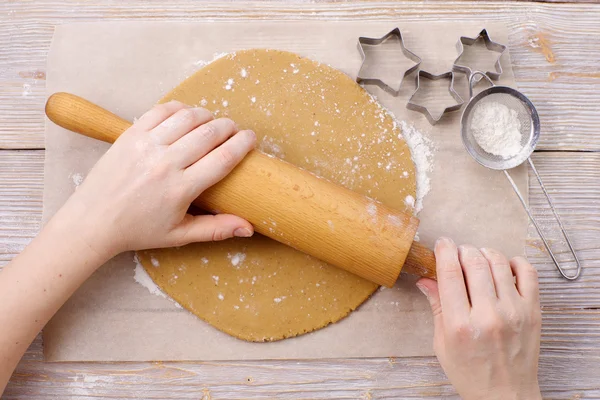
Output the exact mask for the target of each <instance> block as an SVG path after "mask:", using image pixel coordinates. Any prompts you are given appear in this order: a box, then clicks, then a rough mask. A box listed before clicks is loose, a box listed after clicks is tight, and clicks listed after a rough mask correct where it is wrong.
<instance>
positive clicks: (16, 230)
mask: <svg viewBox="0 0 600 400" xmlns="http://www.w3.org/2000/svg"><path fill="white" fill-rule="evenodd" d="M43 157H44V154H43V151H37V150H30V151H1V152H0V210H2V211H0V237H1V238H2V241H3V242H4V240H5V238H6V239H8V240H7V243H9V245H4V244H2V245H3V246H4V247H2V248H0V264H4V263H6V262H7V261H8V260H10V259H11V258H12V257H13V256H14V255H15V254H17V253H18V252H19V251H21V249H22V248H23V247H24V246H25V245H26V243H27V242H28V241H29V240H30V239H31V238H32V237H33V236H34V235H35V232H36V229H37V226H38V224H39V220H40V218H41V207H40V206H41V198H42V190H43V186H42V181H43ZM534 161H535V162H536V163H537V166H538V169H539V172H540V174H542V175H543V176H544V178H545V182H546V185H547V187H548V189H549V191H550V192H551V194H552V195H553V198H554V200H555V204H556V206H557V208H558V210H559V211H560V212H561V214H562V215H563V220H564V223H565V225H566V226H567V227H568V228H569V229H570V231H571V233H572V237H573V240H574V242H575V244H576V246H577V248H578V250H580V254H581V258H582V260H583V261H584V263H585V271H584V275H583V276H582V278H581V280H579V281H577V282H575V283H567V282H565V281H564V280H562V279H559V278H558V276H557V273H556V271H555V270H554V267H553V265H552V264H551V263H550V262H549V260H548V257H547V256H546V255H544V254H543V253H542V252H540V250H539V243H537V240H536V236H535V232H534V231H533V230H532V231H531V232H530V236H531V239H530V242H531V244H530V246H529V248H528V253H529V256H530V258H531V260H532V261H533V262H534V263H535V265H536V267H537V268H538V270H539V271H540V280H541V285H542V290H541V291H542V303H543V306H544V312H543V315H544V324H543V333H542V349H543V357H542V360H541V364H540V365H541V372H540V376H541V382H542V385H543V387H544V390H545V395H546V396H547V397H548V398H560V399H567V398H573V397H572V396H576V395H581V396H587V397H582V398H593V397H598V396H600V384H598V383H596V378H595V377H596V375H597V374H598V373H599V372H600V367H599V366H600V362H599V361H600V310H592V309H587V308H593V307H597V305H598V304H599V302H598V300H599V298H600V295H599V294H598V290H597V287H598V280H599V275H600V262H599V260H600V244H599V243H598V238H599V237H600V234H599V233H598V229H600V228H599V227H600V224H599V223H598V222H600V207H599V206H598V201H599V199H600V179H599V178H600V176H599V175H598V174H599V172H598V171H600V153H571V152H555V153H549V152H543V153H538V154H536V155H535V157H534ZM530 202H531V205H532V207H533V209H534V212H535V214H536V215H537V216H540V217H541V218H544V216H545V215H546V214H547V205H546V204H545V203H544V201H543V198H542V193H541V190H539V189H536V187H535V186H532V189H531V193H530ZM248 379H250V381H248ZM453 393H454V392H453V389H452V388H451V386H450V385H449V383H448V382H447V380H446V379H445V377H444V375H443V373H442V372H441V370H440V368H439V366H438V364H437V362H436V360H435V359H434V358H410V359H400V360H389V359H369V360H319V361H300V362H297V361H287V362H266V363H265V362H223V363H219V362H216V363H124V364H119V363H116V364H99V363H67V364H64V363H44V362H42V353H41V339H40V338H38V339H37V340H36V342H35V343H34V344H33V345H32V346H31V348H30V349H29V351H28V353H27V355H26V359H25V361H23V362H22V363H21V365H20V367H19V369H18V372H17V374H16V375H15V377H14V378H13V380H12V381H11V383H10V386H9V389H8V391H7V393H6V398H27V399H38V398H40V399H41V398H47V397H51V396H55V397H59V398H65V397H68V396H74V397H77V398H88V397H89V398H92V397H95V398H96V397H111V396H112V397H118V398H133V397H136V396H138V397H143V398H195V399H197V398H205V399H209V398H219V399H220V398H228V399H237V398H239V399H241V398H257V399H260V398H273V397H278V398H290V399H297V398H298V399H299V398H349V399H356V398H365V399H368V398H390V399H391V398H395V399H397V398H436V397H439V396H451V395H452V394H453ZM25 395H27V397H25ZM209 396H212V397H209ZM369 396H371V397H369ZM450 398H452V397H450ZM575 398H576V397H575Z"/></svg>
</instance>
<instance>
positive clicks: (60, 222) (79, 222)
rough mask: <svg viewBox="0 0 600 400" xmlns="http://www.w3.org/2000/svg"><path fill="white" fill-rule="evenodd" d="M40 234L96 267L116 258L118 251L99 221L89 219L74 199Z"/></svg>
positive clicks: (73, 198)
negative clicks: (52, 239) (68, 248)
mask: <svg viewBox="0 0 600 400" xmlns="http://www.w3.org/2000/svg"><path fill="white" fill-rule="evenodd" d="M42 234H47V235H49V236H51V237H52V238H54V239H55V240H56V239H58V240H60V242H61V245H66V246H69V247H70V248H71V249H72V250H73V251H75V250H76V251H80V252H82V255H84V256H85V257H86V259H88V260H90V262H91V264H94V265H95V264H97V267H99V266H100V265H102V264H104V263H105V262H106V261H108V260H109V259H111V258H112V257H114V256H116V255H117V254H118V253H119V251H118V250H117V249H116V248H114V246H111V243H110V240H108V237H109V236H110V234H109V233H108V229H106V227H104V224H103V222H102V220H101V218H96V217H94V216H93V215H91V214H90V213H89V212H88V210H87V209H86V207H85V206H84V204H82V203H81V202H80V201H79V200H78V199H77V198H76V197H75V196H71V198H69V200H68V201H67V202H66V203H65V205H64V206H63V207H61V208H60V209H59V210H58V212H57V213H56V214H55V215H54V216H53V217H52V218H51V220H50V221H49V222H48V224H47V225H46V227H44V229H43V231H42Z"/></svg>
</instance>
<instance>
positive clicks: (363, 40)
mask: <svg viewBox="0 0 600 400" xmlns="http://www.w3.org/2000/svg"><path fill="white" fill-rule="evenodd" d="M391 37H396V38H398V41H399V42H400V49H401V50H402V53H403V54H404V56H405V57H406V58H408V59H409V60H411V61H414V62H415V65H413V66H412V67H410V68H409V69H407V70H406V71H404V74H403V75H402V79H401V80H400V84H399V85H398V89H394V88H393V87H391V86H390V85H388V84H387V83H385V82H384V81H383V80H381V79H378V78H372V77H366V76H362V75H361V73H362V72H363V67H364V66H365V60H366V55H365V50H364V46H378V45H380V44H382V43H384V42H385V41H386V40H388V39H389V38H391ZM358 51H359V52H360V56H361V57H362V63H361V64H360V69H359V70H358V75H357V77H356V82H357V83H365V84H368V85H377V86H379V87H380V88H382V89H383V90H385V91H386V92H388V93H390V94H391V95H393V96H398V95H399V94H400V87H401V86H402V81H403V80H404V78H405V77H406V75H408V74H410V73H411V72H413V71H416V70H417V69H418V68H419V66H420V65H421V58H420V57H418V56H417V55H416V54H414V53H413V52H411V51H410V50H408V49H407V48H406V47H404V40H403V39H402V33H401V32H400V29H399V28H394V29H392V30H391V31H390V32H389V33H387V34H385V35H384V36H383V37H381V38H368V37H363V36H361V37H359V38H358Z"/></svg>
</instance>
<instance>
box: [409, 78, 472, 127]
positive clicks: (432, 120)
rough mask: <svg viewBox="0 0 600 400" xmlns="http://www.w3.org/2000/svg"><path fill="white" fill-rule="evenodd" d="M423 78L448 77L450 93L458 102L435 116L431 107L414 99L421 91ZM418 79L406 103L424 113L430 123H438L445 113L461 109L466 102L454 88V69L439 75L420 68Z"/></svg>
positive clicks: (433, 79) (434, 79)
mask: <svg viewBox="0 0 600 400" xmlns="http://www.w3.org/2000/svg"><path fill="white" fill-rule="evenodd" d="M422 78H425V79H429V80H432V81H438V80H441V79H447V80H448V93H450V95H451V96H452V97H453V98H454V100H456V104H454V105H452V106H448V107H446V108H444V110H443V111H442V112H441V113H440V115H438V116H434V115H433V114H432V113H431V111H429V108H427V107H426V106H424V105H421V104H418V103H415V102H414V101H413V100H414V98H415V96H416V95H417V92H419V90H422V89H421V84H420V80H421V79H422ZM416 81H417V88H416V89H415V91H414V92H413V94H412V96H410V99H409V100H408V103H407V104H406V108H408V109H409V110H413V111H418V112H420V113H422V114H423V115H425V117H426V118H427V121H429V123H430V124H431V125H435V124H437V123H438V122H439V121H440V120H441V119H442V117H443V116H444V114H446V113H449V112H452V111H456V110H459V109H460V108H461V107H462V105H463V104H464V100H463V99H462V97H460V95H459V94H458V93H457V92H456V90H454V72H452V71H448V72H444V73H442V74H439V75H433V74H431V73H429V72H427V71H423V70H419V73H418V74H417V77H416Z"/></svg>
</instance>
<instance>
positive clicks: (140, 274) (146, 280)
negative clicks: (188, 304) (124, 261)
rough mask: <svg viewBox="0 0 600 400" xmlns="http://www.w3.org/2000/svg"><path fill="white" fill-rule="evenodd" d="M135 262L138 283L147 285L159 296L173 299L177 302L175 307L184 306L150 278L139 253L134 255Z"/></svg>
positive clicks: (146, 286) (134, 273) (135, 276)
mask: <svg viewBox="0 0 600 400" xmlns="http://www.w3.org/2000/svg"><path fill="white" fill-rule="evenodd" d="M133 262H135V270H134V272H133V279H134V280H135V281H136V282H137V283H139V284H140V285H142V286H143V287H145V288H146V289H147V290H148V291H149V292H150V293H152V294H153V295H156V296H159V297H164V298H165V299H169V300H171V302H172V303H173V304H175V307H177V308H183V307H182V306H181V304H179V303H178V302H176V301H175V300H173V299H172V298H170V297H169V296H167V295H166V294H165V293H164V292H163V291H162V290H160V288H159V287H158V285H157V284H156V283H154V281H153V280H152V278H150V275H148V273H147V272H146V270H145V269H144V267H143V266H142V263H141V262H140V259H139V258H138V256H137V254H135V255H134V256H133Z"/></svg>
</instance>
